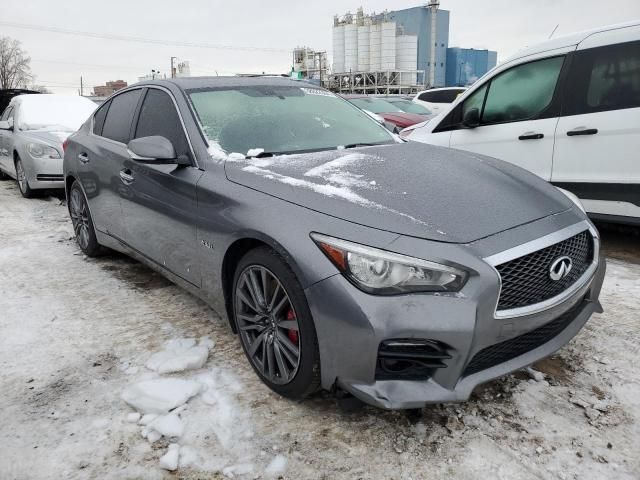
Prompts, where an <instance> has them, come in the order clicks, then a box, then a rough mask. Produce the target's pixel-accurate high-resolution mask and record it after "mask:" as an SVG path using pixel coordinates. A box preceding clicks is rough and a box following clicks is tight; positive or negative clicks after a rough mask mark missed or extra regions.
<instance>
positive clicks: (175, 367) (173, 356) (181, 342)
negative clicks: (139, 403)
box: [146, 337, 213, 373]
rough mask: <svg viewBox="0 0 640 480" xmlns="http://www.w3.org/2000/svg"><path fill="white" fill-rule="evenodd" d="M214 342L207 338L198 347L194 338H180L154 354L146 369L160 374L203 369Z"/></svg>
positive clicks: (166, 344) (171, 341)
mask: <svg viewBox="0 0 640 480" xmlns="http://www.w3.org/2000/svg"><path fill="white" fill-rule="evenodd" d="M212 347H213V342H212V341H211V340H209V339H208V338H206V337H203V338H201V339H200V342H199V343H198V345H196V341H195V339H193V338H178V339H174V340H169V341H168V342H166V343H165V347H164V350H162V351H160V352H157V353H154V354H153V355H151V357H150V358H149V360H148V361H147V364H146V367H147V368H148V369H149V370H154V371H156V372H158V373H175V372H183V371H185V370H191V369H196V368H202V366H203V365H204V364H205V363H206V361H207V357H208V356H209V350H210V348H212Z"/></svg>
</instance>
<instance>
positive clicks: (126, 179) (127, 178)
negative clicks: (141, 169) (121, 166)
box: [120, 169, 135, 185]
mask: <svg viewBox="0 0 640 480" xmlns="http://www.w3.org/2000/svg"><path fill="white" fill-rule="evenodd" d="M120 180H122V183H124V184H125V185H130V184H131V183H132V182H133V181H134V180H135V179H134V178H133V175H131V170H129V169H125V170H120Z"/></svg>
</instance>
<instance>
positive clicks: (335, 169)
mask: <svg viewBox="0 0 640 480" xmlns="http://www.w3.org/2000/svg"><path fill="white" fill-rule="evenodd" d="M64 173H65V185H66V188H67V198H68V205H69V213H70V216H71V219H72V221H73V225H74V229H75V231H76V238H77V241H78V245H79V246H80V248H81V249H82V251H83V252H84V253H85V254H87V255H88V256H95V255H98V254H100V253H101V252H102V251H103V249H104V247H109V248H112V249H115V250H118V251H120V252H124V253H126V254H129V255H131V256H132V257H134V258H137V259H138V260H140V261H142V262H144V263H145V264H147V265H149V266H150V267H151V268H154V269H155V270H157V271H159V272H161V273H162V274H164V275H165V276H167V277H168V278H169V279H171V280H173V281H174V282H175V283H177V284H178V285H181V286H183V287H184V288H185V289H187V290H188V291H190V292H192V293H193V294H195V295H197V296H199V297H200V298H202V299H204V300H205V301H206V302H207V303H209V304H210V305H211V306H212V307H213V308H214V309H215V310H216V311H217V312H220V314H225V313H226V315H227V318H228V319H229V323H230V326H231V328H232V329H233V331H234V332H237V333H238V334H239V337H240V343H241V344H242V347H243V349H244V351H245V353H246V356H247V358H248V360H249V363H250V364H251V366H252V367H253V369H254V370H255V372H256V373H257V375H258V376H259V377H260V379H261V380H262V381H263V382H264V383H265V384H266V385H267V386H268V387H269V388H271V389H272V390H274V391H275V392H278V393H280V394H282V395H284V396H287V397H292V398H301V397H304V396H305V395H308V394H310V393H311V392H313V391H315V390H316V389H318V388H320V387H322V388H324V389H327V390H331V389H334V388H337V389H342V390H346V391H348V392H350V393H352V394H353V395H355V396H356V397H358V398H359V399H361V400H363V401H365V402H368V403H370V404H373V405H377V406H379V407H383V408H415V407H419V406H422V405H424V404H425V403H430V402H444V401H457V400H465V399H467V398H468V397H469V395H470V394H471V392H472V390H473V389H474V387H475V386H476V385H478V384H480V383H484V382H486V381H488V380H490V379H492V378H494V377H497V376H500V375H504V374H505V373H507V372H510V371H512V370H515V369H519V368H522V367H524V366H525V365H528V364H530V363H532V362H535V361H537V360H539V359H540V358H543V357H546V356H547V355H550V354H552V353H553V352H555V351H556V350H557V349H559V348H560V347H562V346H563V345H564V344H565V343H566V342H568V341H569V340H570V339H571V338H572V337H573V336H574V335H575V334H576V333H577V332H578V331H579V330H580V328H581V327H582V326H583V325H584V324H585V322H586V321H587V319H588V318H589V317H590V315H591V314H592V313H593V312H594V311H601V307H600V303H599V302H598V296H599V292H600V287H601V284H602V280H603V275H604V269H605V264H604V260H602V259H600V254H599V244H600V241H599V236H598V232H597V230H596V229H595V228H594V226H593V225H592V224H591V223H590V222H589V220H588V219H587V217H586V215H585V214H584V212H583V210H582V209H581V208H580V205H579V202H578V201H577V200H576V199H575V197H572V196H571V195H564V194H563V193H562V192H560V191H559V190H558V189H556V188H555V187H552V186H551V185H549V184H548V183H547V182H545V181H544V180H542V179H540V178H538V177H537V176H535V175H533V174H531V173H529V172H526V171H525V170H523V169H520V168H518V167H516V166H513V165H510V164H509V163H506V162H501V161H499V160H494V159H491V158H488V157H481V156H478V155H474V154H469V153H465V152H460V151H456V150H450V149H444V148H440V147H433V146H428V145H423V144H420V143H415V142H404V141H402V140H400V139H398V137H396V136H394V135H392V134H391V133H390V132H388V131H387V130H386V129H385V128H383V127H382V126H380V125H379V124H378V123H377V122H376V121H374V120H372V119H371V118H370V117H369V116H368V115H366V114H365V113H364V112H363V111H362V110H360V109H358V108H356V107H354V106H353V105H351V104H349V103H348V102H346V101H344V100H343V99H341V98H340V97H338V96H336V95H334V94H333V93H331V92H329V91H326V90H324V89H320V88H311V87H307V86H303V85H301V84H300V83H299V82H296V81H292V80H287V79H283V78H238V77H229V78H224V77H210V78H206V77H205V78H196V77H192V78H179V79H173V80H156V81H148V82H143V83H139V84H136V85H133V86H130V87H128V88H125V89H123V90H120V91H118V92H116V93H115V94H114V95H113V96H112V97H111V98H110V99H109V100H107V101H106V102H105V103H104V104H103V105H102V106H101V107H100V108H99V109H98V110H97V111H96V112H95V113H94V114H93V115H92V116H91V118H90V119H89V120H88V121H87V122H86V123H85V124H84V125H83V126H82V127H81V128H80V130H79V131H78V132H76V133H74V134H73V135H71V136H70V137H69V139H68V142H67V144H66V150H65V155H64Z"/></svg>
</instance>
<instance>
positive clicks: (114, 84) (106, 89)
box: [93, 80, 127, 97]
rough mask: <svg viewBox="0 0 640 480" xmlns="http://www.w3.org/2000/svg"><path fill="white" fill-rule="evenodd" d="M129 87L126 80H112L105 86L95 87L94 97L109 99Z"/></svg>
mask: <svg viewBox="0 0 640 480" xmlns="http://www.w3.org/2000/svg"><path fill="white" fill-rule="evenodd" d="M126 86H127V82H125V81H124V80H112V81H109V82H107V83H105V84H104V85H97V86H95V87H93V96H95V97H108V96H109V95H111V94H112V93H113V92H117V91H118V90H120V89H122V88H124V87H126Z"/></svg>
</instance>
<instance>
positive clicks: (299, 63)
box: [291, 47, 329, 85]
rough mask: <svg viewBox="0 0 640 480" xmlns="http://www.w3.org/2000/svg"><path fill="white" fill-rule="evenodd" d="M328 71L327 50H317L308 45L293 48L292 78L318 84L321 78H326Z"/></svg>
mask: <svg viewBox="0 0 640 480" xmlns="http://www.w3.org/2000/svg"><path fill="white" fill-rule="evenodd" d="M328 72H329V63H328V61H327V52H318V51H315V50H313V49H311V48H308V47H296V48H295V49H294V50H293V66H292V69H291V77H292V78H295V79H297V80H308V81H310V82H312V83H315V84H317V85H320V82H321V80H322V81H324V79H326V78H327V75H328Z"/></svg>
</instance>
